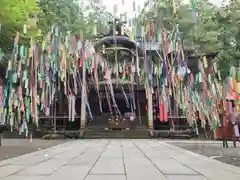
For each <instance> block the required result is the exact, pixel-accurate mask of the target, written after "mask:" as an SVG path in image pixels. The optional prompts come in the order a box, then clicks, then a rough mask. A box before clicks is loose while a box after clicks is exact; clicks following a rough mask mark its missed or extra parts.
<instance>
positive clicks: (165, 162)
mask: <svg viewBox="0 0 240 180" xmlns="http://www.w3.org/2000/svg"><path fill="white" fill-rule="evenodd" d="M152 162H153V163H154V164H155V165H156V166H157V168H158V169H159V170H160V171H161V172H162V173H163V174H166V175H167V174H183V175H185V174H198V173H197V172H196V171H193V170H192V169H190V168H188V167H187V166H185V165H183V164H181V163H179V162H177V161H175V160H173V159H167V158H165V159H152Z"/></svg>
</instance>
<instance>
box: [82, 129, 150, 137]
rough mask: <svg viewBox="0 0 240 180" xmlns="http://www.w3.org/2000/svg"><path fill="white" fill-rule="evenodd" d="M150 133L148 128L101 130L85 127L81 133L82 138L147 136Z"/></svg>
mask: <svg viewBox="0 0 240 180" xmlns="http://www.w3.org/2000/svg"><path fill="white" fill-rule="evenodd" d="M149 137H150V134H149V131H148V129H145V130H129V131H118V130H112V131H110V130H102V129H87V130H86V131H85V133H84V135H83V138H85V139H90V138H93V139H94V138H124V139H125V138H141V139H142V138H144V139H146V138H149Z"/></svg>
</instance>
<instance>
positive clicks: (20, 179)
mask: <svg viewBox="0 0 240 180" xmlns="http://www.w3.org/2000/svg"><path fill="white" fill-rule="evenodd" d="M45 178H46V176H22V175H11V176H8V177H6V178H4V180H44V179H45Z"/></svg>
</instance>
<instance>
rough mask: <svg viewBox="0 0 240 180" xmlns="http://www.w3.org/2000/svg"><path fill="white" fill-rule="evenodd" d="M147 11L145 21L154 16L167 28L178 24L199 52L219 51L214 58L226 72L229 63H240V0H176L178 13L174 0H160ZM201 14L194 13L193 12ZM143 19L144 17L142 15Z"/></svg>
mask: <svg viewBox="0 0 240 180" xmlns="http://www.w3.org/2000/svg"><path fill="white" fill-rule="evenodd" d="M149 1H150V2H151V1H152V4H154V6H152V7H151V8H150V10H149V11H148V12H147V13H146V17H145V21H146V20H147V21H149V20H150V19H153V20H154V21H155V22H156V23H158V27H164V28H166V29H167V30H169V31H170V30H171V29H173V27H174V26H175V25H176V24H179V29H180V33H181V35H182V36H183V38H184V43H185V44H188V45H191V46H192V47H193V48H194V49H195V51H196V52H198V53H209V52H215V51H219V50H220V53H219V55H218V57H217V58H216V59H215V60H216V61H217V62H218V64H219V66H220V68H221V72H224V73H222V74H223V76H226V75H227V73H228V70H229V68H230V66H232V65H234V66H237V67H239V65H240V29H239V24H240V0H230V2H229V3H224V4H225V5H224V6H222V7H219V6H216V5H213V4H211V3H210V2H209V1H208V0H195V1H194V2H195V5H194V6H192V5H191V4H184V3H183V1H180V0H175V2H176V6H177V15H176V17H174V16H173V1H172V0H157V1H155V2H156V3H154V1H153V0H149ZM193 11H194V12H198V14H199V17H198V18H195V17H193V14H192V12H193ZM141 19H143V17H141Z"/></svg>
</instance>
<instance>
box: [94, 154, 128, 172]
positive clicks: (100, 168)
mask: <svg viewBox="0 0 240 180" xmlns="http://www.w3.org/2000/svg"><path fill="white" fill-rule="evenodd" d="M124 173H125V172H124V167H123V160H122V158H105V157H101V158H100V159H99V160H98V162H97V163H96V164H95V166H94V167H93V168H92V170H91V172H90V174H124Z"/></svg>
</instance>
